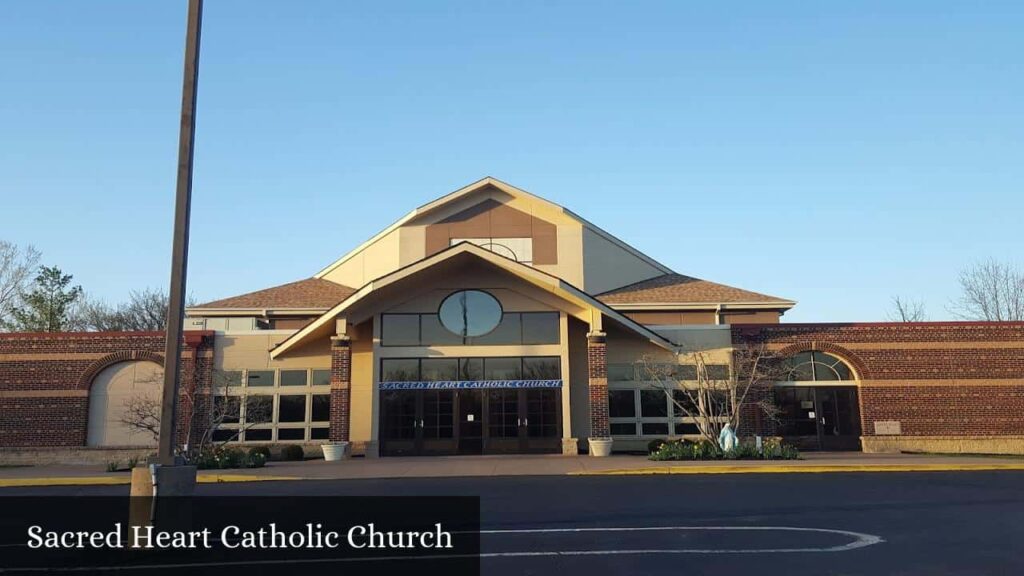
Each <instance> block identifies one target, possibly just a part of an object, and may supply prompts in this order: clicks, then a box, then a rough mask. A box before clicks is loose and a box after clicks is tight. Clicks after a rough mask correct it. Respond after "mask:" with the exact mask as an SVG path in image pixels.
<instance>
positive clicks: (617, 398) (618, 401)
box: [608, 390, 636, 433]
mask: <svg viewBox="0 0 1024 576" xmlns="http://www.w3.org/2000/svg"><path fill="white" fill-rule="evenodd" d="M635 416H636V401H635V398H634V396H633V391H632V390H609V391H608V417H609V418H633V417H635ZM634 433H635V432H634Z"/></svg>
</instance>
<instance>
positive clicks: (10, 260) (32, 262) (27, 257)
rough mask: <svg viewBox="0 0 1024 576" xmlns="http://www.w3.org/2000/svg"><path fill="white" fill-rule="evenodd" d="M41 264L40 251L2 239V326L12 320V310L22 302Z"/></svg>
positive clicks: (0, 287) (0, 290)
mask: <svg viewBox="0 0 1024 576" xmlns="http://www.w3.org/2000/svg"><path fill="white" fill-rule="evenodd" d="M38 264H39V251H38V250H36V249H35V248H33V247H32V246H26V247H24V248H22V247H19V246H17V245H16V244H13V243H11V242H8V241H6V240H0V327H3V326H4V325H5V324H7V323H8V322H9V321H10V315H11V311H12V310H13V309H14V308H16V307H17V306H18V305H19V304H20V303H21V298H22V295H24V294H25V292H26V291H27V290H28V288H29V285H30V284H31V283H32V279H33V272H34V271H35V269H36V266H37V265H38Z"/></svg>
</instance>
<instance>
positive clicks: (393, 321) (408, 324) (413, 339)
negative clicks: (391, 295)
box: [380, 314, 420, 346]
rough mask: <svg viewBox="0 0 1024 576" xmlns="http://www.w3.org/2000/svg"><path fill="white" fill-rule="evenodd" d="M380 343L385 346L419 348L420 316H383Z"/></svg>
mask: <svg viewBox="0 0 1024 576" xmlns="http://www.w3.org/2000/svg"><path fill="white" fill-rule="evenodd" d="M380 341H381V344H382V345H384V346H419V344H420V317H419V315H417V314H381V332H380Z"/></svg>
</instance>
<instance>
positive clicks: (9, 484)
mask: <svg viewBox="0 0 1024 576" xmlns="http://www.w3.org/2000/svg"><path fill="white" fill-rule="evenodd" d="M273 480H302V478H296V477H294V476H255V475H254V476H248V475H244V474H200V475H199V476H198V478H196V482H198V483H200V484H219V483H222V482H264V481H273ZM130 483H131V478H130V477H128V476H67V477H59V476H58V477H53V478H0V488H15V487H19V486H118V485H122V484H130Z"/></svg>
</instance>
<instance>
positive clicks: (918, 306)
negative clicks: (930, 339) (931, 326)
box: [887, 296, 927, 322]
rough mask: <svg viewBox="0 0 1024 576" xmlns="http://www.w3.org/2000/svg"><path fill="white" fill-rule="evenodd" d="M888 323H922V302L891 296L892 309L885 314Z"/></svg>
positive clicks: (924, 317) (923, 313) (923, 319)
mask: <svg viewBox="0 0 1024 576" xmlns="http://www.w3.org/2000/svg"><path fill="white" fill-rule="evenodd" d="M887 317H888V319H889V321H890V322H924V321H925V320H926V319H927V316H926V315H925V312H924V302H921V301H920V300H908V299H904V298H902V297H900V296H893V298H892V309H891V310H890V311H889V313H888V314H887Z"/></svg>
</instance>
